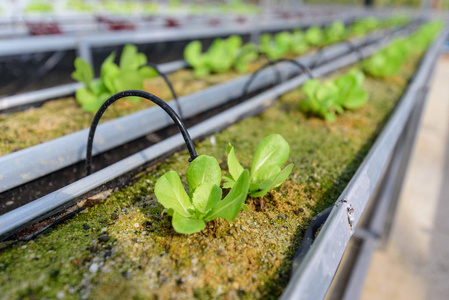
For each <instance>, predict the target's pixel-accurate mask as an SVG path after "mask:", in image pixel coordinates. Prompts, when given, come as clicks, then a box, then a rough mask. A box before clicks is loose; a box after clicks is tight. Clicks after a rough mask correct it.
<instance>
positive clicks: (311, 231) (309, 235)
mask: <svg viewBox="0 0 449 300" xmlns="http://www.w3.org/2000/svg"><path fill="white" fill-rule="evenodd" d="M333 207H334V206H333V205H332V206H330V207H328V208H326V209H325V210H323V211H322V212H320V213H319V214H317V215H316V216H315V217H313V219H312V221H311V222H310V224H309V227H307V230H306V232H305V233H304V238H303V239H302V241H301V244H299V247H298V249H297V250H296V253H295V256H294V257H293V261H292V266H291V269H290V274H291V275H293V273H294V272H295V271H296V270H297V269H298V268H299V266H300V265H301V262H302V260H303V259H304V257H305V256H306V254H307V252H308V251H309V249H310V247H311V246H312V244H313V242H314V240H315V236H316V234H317V232H318V230H319V229H320V228H321V226H323V224H324V222H326V220H327V218H328V217H329V215H330V213H331V211H332V208H333Z"/></svg>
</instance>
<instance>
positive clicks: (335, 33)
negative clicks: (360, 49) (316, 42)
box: [324, 21, 346, 43]
mask: <svg viewBox="0 0 449 300" xmlns="http://www.w3.org/2000/svg"><path fill="white" fill-rule="evenodd" d="M324 35H325V39H326V42H328V43H335V42H337V41H340V40H342V39H343V38H344V37H345V35H346V29H345V24H344V23H343V22H341V21H335V22H334V23H332V24H331V25H329V26H327V27H326V28H325V29H324Z"/></svg>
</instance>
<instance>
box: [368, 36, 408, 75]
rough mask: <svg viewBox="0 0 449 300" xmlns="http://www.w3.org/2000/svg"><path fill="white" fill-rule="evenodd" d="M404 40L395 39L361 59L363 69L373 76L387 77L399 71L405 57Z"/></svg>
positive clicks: (406, 50)
mask: <svg viewBox="0 0 449 300" xmlns="http://www.w3.org/2000/svg"><path fill="white" fill-rule="evenodd" d="M405 43H406V42H405V41H396V42H395V43H393V44H391V45H390V46H388V47H387V48H385V49H383V50H381V51H379V52H378V53H376V54H374V55H373V56H371V57H369V58H367V59H365V60H364V61H363V71H365V72H366V73H367V74H369V75H371V76H373V77H380V78H384V77H388V76H393V75H396V74H397V73H399V71H400V70H401V67H402V64H403V63H404V61H405V59H406V58H407V54H408V49H409V48H408V47H407V45H405Z"/></svg>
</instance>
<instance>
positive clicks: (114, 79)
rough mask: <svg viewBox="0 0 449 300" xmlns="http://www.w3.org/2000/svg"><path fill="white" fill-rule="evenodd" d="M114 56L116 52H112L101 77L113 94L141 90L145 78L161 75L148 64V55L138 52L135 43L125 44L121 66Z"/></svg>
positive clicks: (104, 65)
mask: <svg viewBox="0 0 449 300" xmlns="http://www.w3.org/2000/svg"><path fill="white" fill-rule="evenodd" d="M114 58H115V53H112V54H111V55H110V56H109V57H108V58H107V59H106V60H105V62H104V64H103V65H102V68H101V78H102V79H103V81H104V84H105V85H106V87H107V88H108V90H109V91H110V92H111V93H112V94H115V93H118V92H120V91H124V90H141V89H143V82H144V80H145V79H147V78H154V77H157V76H158V75H159V74H158V73H157V72H156V70H155V69H153V68H151V67H149V66H147V65H146V64H147V57H146V55H145V54H143V53H138V51H137V47H136V46H134V45H125V47H124V48H123V51H122V55H121V57H120V66H118V65H116V64H115V63H114ZM134 101H140V99H139V98H137V99H134Z"/></svg>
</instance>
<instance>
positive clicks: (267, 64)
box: [241, 58, 313, 98]
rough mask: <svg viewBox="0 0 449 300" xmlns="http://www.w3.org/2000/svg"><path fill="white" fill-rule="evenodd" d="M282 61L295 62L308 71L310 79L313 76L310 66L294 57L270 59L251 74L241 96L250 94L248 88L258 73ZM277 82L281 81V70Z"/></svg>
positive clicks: (305, 71)
mask: <svg viewBox="0 0 449 300" xmlns="http://www.w3.org/2000/svg"><path fill="white" fill-rule="evenodd" d="M280 62H289V63H291V64H294V65H295V66H297V67H298V68H300V69H301V71H303V72H304V73H307V75H308V76H309V78H310V79H312V78H313V75H312V71H311V70H310V69H309V68H308V67H306V66H305V65H303V64H302V63H300V62H297V61H296V60H294V59H287V58H282V59H279V60H276V61H272V60H270V61H268V63H266V64H265V65H263V66H262V67H261V68H260V69H259V70H257V71H256V72H254V73H253V74H251V77H250V78H249V79H248V81H247V82H246V84H245V86H244V87H243V93H242V96H241V98H244V97H246V96H247V94H248V89H249V87H250V85H251V83H252V82H253V81H254V79H255V78H256V77H257V75H258V74H259V73H260V72H262V71H263V70H265V69H266V68H268V67H270V66H273V65H275V64H277V63H280ZM276 70H277V69H276ZM277 82H278V83H280V82H281V74H280V73H279V70H277Z"/></svg>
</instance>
